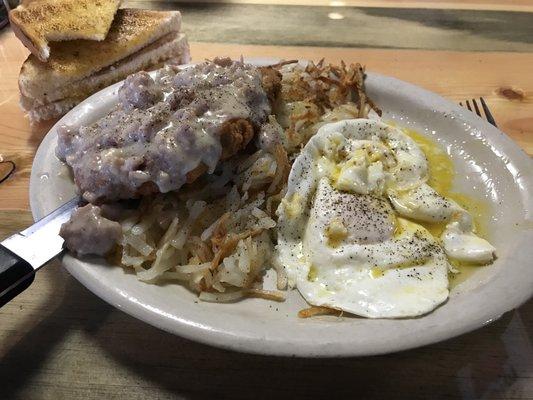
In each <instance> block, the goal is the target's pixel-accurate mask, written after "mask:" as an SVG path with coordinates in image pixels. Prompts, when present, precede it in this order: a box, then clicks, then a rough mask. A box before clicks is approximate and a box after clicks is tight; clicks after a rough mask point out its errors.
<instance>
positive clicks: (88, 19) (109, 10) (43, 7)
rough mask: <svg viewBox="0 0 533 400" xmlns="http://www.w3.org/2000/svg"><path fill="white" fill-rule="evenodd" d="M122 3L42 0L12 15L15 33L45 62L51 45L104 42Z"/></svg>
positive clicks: (88, 0) (116, 0)
mask: <svg viewBox="0 0 533 400" xmlns="http://www.w3.org/2000/svg"><path fill="white" fill-rule="evenodd" d="M119 5H120V0H77V1H71V0H40V1H38V2H31V3H29V4H28V3H26V4H22V5H20V6H18V7H17V8H15V9H14V10H12V11H11V12H10V13H9V21H10V22H11V26H12V27H13V32H14V33H15V35H16V36H17V37H18V38H19V39H20V40H21V42H22V43H23V44H24V46H26V47H27V48H28V49H29V50H30V51H31V52H32V54H34V55H35V56H36V57H37V58H38V59H39V60H41V61H43V62H45V61H47V60H48V59H49V57H50V43H49V42H51V41H62V40H74V39H87V40H103V39H105V37H106V35H107V32H108V31H109V28H110V27H111V23H112V22H113V17H114V16H115V13H116V11H117V9H118V7H119Z"/></svg>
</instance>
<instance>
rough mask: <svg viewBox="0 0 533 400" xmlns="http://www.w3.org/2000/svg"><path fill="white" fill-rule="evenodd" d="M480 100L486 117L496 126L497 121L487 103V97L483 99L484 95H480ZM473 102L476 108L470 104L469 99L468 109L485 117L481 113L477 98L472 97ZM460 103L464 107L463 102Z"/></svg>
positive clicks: (467, 102)
mask: <svg viewBox="0 0 533 400" xmlns="http://www.w3.org/2000/svg"><path fill="white" fill-rule="evenodd" d="M479 101H480V103H481V108H483V112H484V113H485V119H486V120H487V121H488V122H490V123H491V124H492V125H494V126H497V125H496V121H494V117H493V116H492V114H491V112H490V110H489V107H488V106H487V103H485V99H483V97H480V98H479ZM472 104H473V105H474V109H472V106H471V105H470V101H469V100H467V101H466V108H468V110H470V111H472V112H474V111H475V113H476V114H477V115H478V116H479V117H481V118H483V115H482V114H481V111H480V110H479V107H478V105H477V101H476V99H472ZM459 105H460V106H461V107H464V105H463V103H462V102H460V103H459Z"/></svg>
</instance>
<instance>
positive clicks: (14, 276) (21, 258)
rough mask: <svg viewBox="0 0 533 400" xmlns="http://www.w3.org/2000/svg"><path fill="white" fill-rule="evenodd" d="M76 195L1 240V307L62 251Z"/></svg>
mask: <svg viewBox="0 0 533 400" xmlns="http://www.w3.org/2000/svg"><path fill="white" fill-rule="evenodd" d="M79 201H80V199H79V197H75V198H73V199H72V200H70V201H69V202H68V203H65V204H63V205H62V206H61V207H59V208H58V209H57V210H55V211H53V212H52V213H50V214H48V215H47V216H46V217H44V218H43V219H41V220H39V221H37V222H36V223H35V224H33V225H32V226H30V227H29V228H27V229H25V230H23V231H22V232H20V233H16V234H14V235H12V236H10V237H8V238H7V239H5V240H4V241H2V242H0V307H2V306H3V305H4V304H6V303H7V302H9V301H10V300H11V299H13V298H14V297H15V296H17V295H18V294H19V293H21V292H22V291H23V290H24V289H26V288H27V287H28V286H30V284H31V283H32V282H33V278H34V277H35V272H36V271H37V270H38V269H39V268H41V267H42V266H43V265H45V264H46V263H47V262H48V261H50V260H52V259H53V258H54V257H56V256H58V255H59V254H61V253H62V252H63V238H62V237H61V236H59V229H60V228H61V225H62V224H63V223H65V222H67V221H68V220H69V219H70V215H71V214H72V211H74V209H75V208H76V206H77V205H78V203H79Z"/></svg>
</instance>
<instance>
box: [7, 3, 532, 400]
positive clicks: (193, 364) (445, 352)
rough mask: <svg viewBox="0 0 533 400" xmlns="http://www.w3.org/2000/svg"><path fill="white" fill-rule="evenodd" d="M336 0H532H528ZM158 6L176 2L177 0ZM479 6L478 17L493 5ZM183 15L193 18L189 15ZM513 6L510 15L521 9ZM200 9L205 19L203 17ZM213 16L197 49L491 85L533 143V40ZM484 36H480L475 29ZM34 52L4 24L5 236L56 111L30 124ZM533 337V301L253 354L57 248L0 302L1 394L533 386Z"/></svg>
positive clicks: (430, 395) (503, 395)
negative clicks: (368, 344)
mask: <svg viewBox="0 0 533 400" xmlns="http://www.w3.org/2000/svg"><path fill="white" fill-rule="evenodd" d="M237 2H238V3H242V2H247V3H270V4H272V3H281V4H302V3H305V4H310V3H313V4H317V5H327V4H325V3H328V4H330V3H331V2H326V1H322V0H319V1H317V2H316V3H314V2H309V1H299V0H285V1H284V0H279V1H274V2H267V1H255V0H241V1H237ZM137 3H140V2H137ZM336 3H339V4H338V5H341V6H343V5H344V6H351V5H356V6H365V5H369V4H370V3H372V4H371V5H379V6H386V7H404V6H413V5H414V6H415V7H421V8H451V9H454V8H468V9H486V10H515V11H516V10H521V11H524V10H528V9H533V5H532V4H531V2H530V1H525V0H524V1H520V0H518V1H509V2H503V1H496V0H486V1H484V0H471V1H468V2H459V1H456V0H450V1H402V2H399V3H398V4H393V3H394V2H392V1H390V0H384V1H378V2H376V3H374V2H369V1H356V0H347V1H344V2H336ZM340 3H343V4H340ZM169 4H171V5H169ZM154 7H158V8H172V7H173V8H176V5H175V3H172V2H167V3H161V4H156V5H154ZM177 8H179V5H178V6H177ZM341 12H342V11H341ZM452 12H455V11H453V10H452ZM200 14H201V13H200ZM195 15H196V17H190V18H189V19H190V21H191V23H189V25H186V26H187V27H188V29H189V30H190V36H191V37H193V38H194V37H195V35H196V37H200V36H201V35H200V34H203V33H202V32H201V30H202V29H206V28H205V26H206V24H208V22H204V25H202V21H201V18H199V17H198V15H199V14H195ZM476 15H477V17H476ZM476 15H474V16H473V17H472V18H479V17H480V16H481V15H483V14H476ZM531 15H533V14H531ZM184 18H185V21H186V20H187V15H184ZM194 18H196V19H194ZM458 18H459V17H458ZM504 18H507V21H509V18H511V17H510V14H506V15H505V16H504ZM521 18H524V16H523V15H522V16H521ZM526 19H527V18H526ZM193 20H194V23H198V24H200V26H198V27H196V28H195V27H194V26H193V25H194V24H193V23H192V21H193ZM510 21H512V18H511V20H510ZM209 24H211V26H212V27H213V32H212V33H210V35H211V36H204V37H206V38H207V39H205V40H208V42H206V41H204V42H199V41H193V42H192V43H191V50H192V54H193V58H194V59H195V60H198V61H199V60H202V59H204V58H211V57H213V56H215V55H229V56H231V57H238V56H240V55H244V56H246V57H273V58H302V59H315V60H316V59H318V58H321V57H325V58H326V59H327V60H328V61H332V62H339V61H340V60H345V61H359V62H362V63H363V64H365V65H366V66H367V68H368V69H369V70H372V71H376V72H380V73H383V74H387V75H391V76H395V77H397V78H399V79H403V80H406V81H409V82H412V83H415V84H418V85H420V86H422V87H425V88H426V89H429V90H432V91H434V92H436V93H439V94H441V95H442V96H444V97H446V98H448V99H450V100H452V101H454V102H459V101H462V100H465V99H471V98H474V97H479V96H483V97H484V98H485V99H486V100H487V103H488V105H489V107H490V109H491V111H492V112H493V114H494V117H495V119H496V121H497V123H498V124H499V127H500V128H501V129H502V130H503V131H504V132H505V133H507V134H508V135H509V136H510V137H511V138H512V139H513V140H515V141H516V142H517V143H518V144H519V145H520V146H521V147H522V148H523V149H524V150H525V151H526V152H527V153H528V154H530V155H533V97H532V93H533V74H531V70H532V65H533V52H531V51H532V50H530V49H529V47H527V48H526V47H524V49H522V50H520V49H518V50H517V49H516V48H514V49H510V50H513V51H509V52H507V51H494V50H501V49H499V48H498V49H496V48H493V49H492V50H493V51H487V49H489V50H490V46H488V44H487V46H488V47H486V48H483V49H481V48H480V50H484V51H442V50H434V49H435V48H439V46H438V45H437V44H435V43H434V44H433V45H431V46H430V45H429V44H428V48H432V49H433V50H428V49H427V48H426V49H422V48H417V49H409V50H407V49H401V48H388V49H384V48H381V49H375V48H357V47H331V46H328V47H316V46H315V47H313V46H284V45H283V43H282V39H280V38H279V37H278V39H277V40H278V42H276V43H272V44H270V45H257V44H251V43H250V42H249V41H248V39H246V38H243V39H242V40H240V41H239V43H233V44H224V43H220V42H219V41H218V40H215V39H213V37H214V36H215V37H216V34H217V32H218V33H219V34H220V35H222V34H227V32H223V30H224V29H226V28H227V27H228V22H226V23H225V24H222V23H221V24H220V29H219V28H217V27H218V26H219V25H217V24H216V23H213V22H209ZM275 28H276V27H275V26H273V27H271V29H273V30H274V29H275ZM400 29H403V32H407V31H409V29H411V27H409V26H407V25H403V27H401V28H400ZM528 29H529V28H528ZM526 31H527V30H526ZM526 31H524V30H519V29H517V30H515V31H514V32H515V36H514V37H510V38H507V39H506V40H507V41H508V42H509V43H511V42H515V41H516V42H518V41H520V39H519V37H520V36H521V35H522V34H523V32H526ZM517 32H518V33H517ZM369 35H371V32H370V33H369ZM467 36H468V35H467ZM468 37H470V40H472V41H475V40H474V39H475V38H473V37H472V36H468ZM365 40H366V39H365ZM435 40H437V39H436V38H433V41H435ZM476 40H477V39H476ZM370 46H371V45H370ZM476 46H478V47H479V46H481V45H479V42H478V44H477V45H476ZM484 46H485V45H484ZM399 47H401V46H399ZM452 48H453V46H452ZM26 55H27V51H26V49H25V48H24V47H23V46H22V45H21V44H20V43H19V42H18V41H16V40H15V38H14V37H13V34H12V32H11V31H10V30H8V29H7V30H6V29H4V30H3V31H1V32H0V161H2V160H13V161H15V162H16V164H17V170H16V172H15V174H14V175H12V176H11V177H10V178H9V179H8V180H7V181H6V182H4V183H2V184H0V238H3V237H5V236H7V235H9V234H11V233H13V232H15V231H18V230H20V229H22V228H24V227H26V226H27V225H28V224H30V223H31V221H32V219H31V215H30V212H29V204H28V182H29V175H30V169H31V163H32V159H33V155H34V153H35V150H36V149H37V147H38V145H39V143H40V141H41V140H42V138H43V137H44V135H45V134H46V132H47V131H48V129H49V128H50V127H51V125H52V123H53V122H48V123H45V124H40V125H37V126H30V124H29V122H28V120H27V119H26V118H25V117H24V115H23V113H22V112H21V110H20V108H19V106H18V88H17V76H18V71H19V69H20V65H21V64H22V62H23V60H24V58H25V57H26ZM0 171H1V168H0ZM354 334H357V332H354ZM532 337H533V302H532V301H530V302H529V303H527V304H525V305H523V306H522V307H520V308H519V309H517V310H514V311H512V312H510V313H507V314H506V315H504V316H503V317H502V318H501V319H499V320H498V321H496V322H494V323H492V324H491V325H489V326H487V327H485V328H483V329H480V330H478V331H475V332H472V333H469V334H466V335H463V336H461V337H459V338H455V339H451V340H448V341H445V342H442V343H439V344H436V345H432V346H427V347H424V348H421V349H416V350H412V351H407V352H403V353H399V354H393V355H389V356H381V357H371V358H361V359H354V358H346V359H325V360H315V359H287V358H277V357H261V356H251V355H245V354H239V353H234V352H229V351H225V350H220V349H215V348H211V347H208V346H204V345H200V344H197V343H193V342H190V341H188V340H185V339H181V338H179V337H176V336H172V335H170V334H167V333H165V332H162V331H160V330H158V329H155V328H153V327H151V326H149V325H147V324H145V323H142V322H140V321H138V320H136V319H134V318H132V317H129V316H128V315H126V314H124V313H122V312H120V311H119V310H117V309H115V308H113V307H111V306H109V305H108V304H106V303H104V302H103V301H102V300H100V299H99V298H97V297H96V296H94V295H92V294H91V293H90V292H89V291H88V290H87V289H85V288H84V287H82V286H81V285H80V284H79V283H78V282H77V281H75V280H74V279H73V278H72V277H70V275H69V274H68V273H66V272H65V271H64V270H63V269H62V268H61V266H60V265H59V263H58V262H54V263H52V264H50V265H48V266H47V267H46V268H44V269H43V270H42V271H40V272H39V273H38V275H37V277H36V280H35V282H34V284H33V285H32V286H31V288H30V289H29V290H27V291H26V292H24V293H23V294H22V295H20V296H19V297H18V298H16V299H15V300H14V301H12V302H11V303H9V304H8V305H6V306H5V307H3V308H2V309H0V399H50V400H55V399H128V400H133V399H146V398H150V399H174V398H265V399H267V398H268V399H272V398H285V397H287V398H330V397H332V396H333V395H335V396H334V397H338V398H354V397H355V398H361V399H456V398H462V399H478V398H479V399H533V348H532V345H531V338H532Z"/></svg>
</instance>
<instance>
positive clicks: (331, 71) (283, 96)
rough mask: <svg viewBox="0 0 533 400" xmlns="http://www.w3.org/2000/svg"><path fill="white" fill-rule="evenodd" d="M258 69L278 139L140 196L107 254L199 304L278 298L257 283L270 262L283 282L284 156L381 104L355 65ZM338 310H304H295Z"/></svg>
mask: <svg viewBox="0 0 533 400" xmlns="http://www.w3.org/2000/svg"><path fill="white" fill-rule="evenodd" d="M264 68H271V69H274V70H277V71H279V72H281V76H282V79H281V91H280V99H278V100H279V101H277V102H276V104H277V105H276V107H275V109H274V110H273V111H274V113H275V115H274V116H271V117H270V119H271V120H274V121H275V122H276V123H279V125H280V126H281V128H280V132H281V133H280V134H281V137H280V138H279V139H280V142H279V143H276V144H275V145H273V146H271V147H269V148H268V149H267V148H259V149H257V150H256V151H255V152H253V153H252V154H248V155H237V156H234V157H232V158H230V159H228V160H226V161H225V162H224V163H222V164H221V165H219V166H218V167H217V169H216V171H215V172H214V173H213V174H205V175H204V176H201V177H199V178H198V179H197V180H196V181H195V182H194V183H193V184H191V185H188V186H186V187H184V188H182V190H181V191H180V192H179V193H167V194H158V195H155V196H150V197H145V198H144V199H143V200H142V201H141V204H140V207H139V208H138V210H135V211H134V212H133V214H132V215H128V217H127V218H125V219H124V220H123V221H120V222H121V225H122V230H123V238H122V241H121V243H120V254H117V255H116V258H117V260H118V262H119V263H120V264H121V265H122V266H123V267H124V268H127V269H133V271H134V272H135V273H136V275H137V277H138V278H139V279H140V280H142V281H144V282H148V283H158V282H176V283H179V284H184V285H187V286H188V287H189V288H190V289H191V290H193V291H194V292H196V293H197V294H198V296H199V299H200V300H202V301H209V302H234V301H238V300H240V299H242V298H246V297H258V298H262V299H267V300H272V301H284V300H285V296H284V294H283V293H282V292H278V291H270V290H265V289H263V288H262V279H263V276H264V273H265V271H266V270H267V269H269V268H272V269H273V270H274V271H275V272H276V275H277V282H276V283H277V288H278V290H284V289H286V288H287V280H288V279H287V273H286V271H285V268H284V266H283V265H275V263H274V264H272V261H271V259H272V257H271V255H272V251H273V249H274V245H275V240H276V235H275V227H276V215H275V211H276V209H277V207H278V205H279V203H280V202H281V199H282V198H283V196H284V194H285V192H286V188H287V179H288V176H289V172H290V169H291V160H293V159H294V158H295V157H296V156H297V154H298V152H299V150H300V149H301V148H302V146H304V145H305V143H306V142H307V141H308V140H309V139H310V138H311V137H312V136H313V135H314V134H315V133H316V131H317V130H318V129H319V127H320V126H322V125H323V124H325V123H328V122H333V121H337V120H341V119H346V118H361V117H367V116H368V113H369V112H370V110H374V111H375V112H376V113H378V114H381V111H380V110H379V109H378V108H377V107H376V106H375V105H374V103H373V102H372V101H371V100H370V99H369V98H368V96H366V94H365V91H364V69H363V67H361V65H359V64H351V65H350V66H346V65H345V64H344V63H342V64H341V65H340V66H334V65H331V64H329V65H326V64H325V63H324V62H323V61H320V62H319V63H318V64H314V63H312V62H311V63H309V64H308V65H307V66H302V65H299V64H297V63H296V62H295V61H287V62H281V63H279V64H276V65H273V66H271V67H264ZM276 74H278V75H279V73H278V72H276ZM274 83H275V82H274ZM338 313H339V312H338V311H337V310H333V309H330V308H326V307H311V308H308V309H305V310H302V311H300V313H299V314H298V315H299V316H300V317H302V318H308V317H311V316H314V315H324V314H338Z"/></svg>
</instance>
